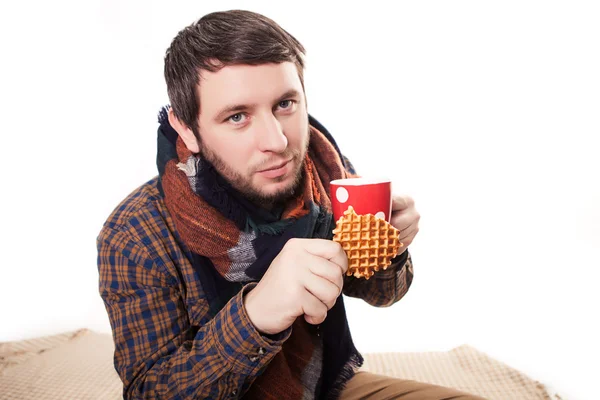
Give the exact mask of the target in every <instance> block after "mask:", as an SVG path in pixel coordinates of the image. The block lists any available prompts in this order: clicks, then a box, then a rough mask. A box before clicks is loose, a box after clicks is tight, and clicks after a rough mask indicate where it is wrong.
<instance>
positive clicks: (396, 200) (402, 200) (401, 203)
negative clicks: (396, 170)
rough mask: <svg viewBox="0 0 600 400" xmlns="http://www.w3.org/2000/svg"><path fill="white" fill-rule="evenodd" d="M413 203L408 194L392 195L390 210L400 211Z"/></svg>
mask: <svg viewBox="0 0 600 400" xmlns="http://www.w3.org/2000/svg"><path fill="white" fill-rule="evenodd" d="M412 204H414V201H413V199H412V198H410V197H409V196H394V197H393V198H392V211H402V210H405V209H407V208H408V207H410V206H411V205H412Z"/></svg>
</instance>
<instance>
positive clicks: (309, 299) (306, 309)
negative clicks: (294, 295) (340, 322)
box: [302, 292, 327, 325]
mask: <svg viewBox="0 0 600 400" xmlns="http://www.w3.org/2000/svg"><path fill="white" fill-rule="evenodd" d="M302 312H303V313H304V319H305V320H306V322H308V323H309V324H313V325H317V324H320V323H321V322H323V321H325V318H327V306H325V304H323V302H322V301H321V300H319V299H317V298H316V297H315V296H313V295H312V294H310V293H309V292H305V296H304V297H303V299H302Z"/></svg>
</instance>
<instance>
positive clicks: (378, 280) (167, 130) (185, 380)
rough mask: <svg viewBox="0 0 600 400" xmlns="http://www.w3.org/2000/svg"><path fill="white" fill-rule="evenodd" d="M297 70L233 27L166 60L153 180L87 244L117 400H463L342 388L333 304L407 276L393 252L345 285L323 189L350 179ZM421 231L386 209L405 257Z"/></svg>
mask: <svg viewBox="0 0 600 400" xmlns="http://www.w3.org/2000/svg"><path fill="white" fill-rule="evenodd" d="M303 56H304V49H303V47H302V45H301V44H300V43H299V42H298V41H297V40H296V39H294V38H293V37H292V36H291V35H289V34H288V33H287V32H286V31H284V30H283V29H282V28H280V27H279V26H278V25H277V24H276V23H275V22H273V21H272V20H270V19H268V18H265V17H264V16H261V15H258V14H255V13H251V12H245V11H230V12H220V13H213V14H209V15H206V16H205V17H203V18H202V19H200V20H199V21H198V22H196V23H194V24H193V25H191V26H189V27H187V28H185V29H184V30H182V31H181V32H179V34H178V35H177V37H176V38H175V39H174V40H173V42H172V44H171V46H170V48H169V49H168V51H167V54H166V57H165V78H166V81H167V89H168V94H169V99H170V101H171V107H167V108H165V109H163V110H162V111H161V113H160V116H159V123H160V127H159V129H158V155H157V164H158V170H159V177H158V178H155V179H152V180H150V181H149V182H147V183H146V184H144V185H142V186H141V187H140V188H138V189H137V190H136V191H134V192H133V193H132V194H131V195H130V196H128V197H127V198H126V199H125V200H124V201H123V202H122V203H121V204H120V205H119V206H118V207H117V208H116V209H115V211H114V212H113V213H112V215H111V216H110V217H109V219H108V221H107V222H106V223H105V225H104V227H103V229H102V231H101V232H100V235H99V237H98V252H99V255H98V266H99V272H100V294H101V296H102V298H103V300H104V302H105V305H106V308H107V311H108V314H109V317H110V322H111V326H112V330H113V338H114V342H115V346H116V349H115V358H114V362H115V368H116V370H117V372H118V373H119V375H120V377H121V379H122V381H123V384H124V397H125V398H126V399H130V398H131V399H138V398H151V399H159V398H160V399H163V398H164V399H188V398H189V399H191V398H211V399H216V398H226V397H232V398H238V397H242V396H244V397H245V398H256V399H304V398H338V397H340V396H341V398H344V399H351V398H374V399H375V398H396V397H399V396H400V395H401V393H403V392H407V393H408V394H407V396H408V397H406V398H436V399H437V398H445V397H444V396H461V394H460V393H458V392H456V391H453V390H450V389H445V388H439V387H434V386H429V385H424V384H419V383H416V382H410V381H408V382H407V381H399V380H394V379H390V378H386V377H381V376H377V375H372V374H367V373H364V372H360V373H358V374H355V371H356V369H357V368H358V367H359V366H360V365H361V363H362V357H361V356H360V354H359V353H358V351H357V350H356V349H355V347H354V345H353V343H352V338H351V335H350V331H349V328H348V323H347V320H346V315H345V310H344V302H343V297H342V296H341V294H342V293H344V294H346V295H347V296H354V297H360V298H363V299H364V300H365V301H367V302H368V303H370V304H372V305H374V306H389V305H391V304H393V303H395V302H396V301H398V300H399V299H400V298H401V297H402V296H404V294H405V293H406V291H407V290H408V287H409V286H410V284H411V281H412V276H413V272H412V263H411V259H410V256H409V253H408V251H407V250H406V248H403V249H402V250H403V251H402V254H400V255H398V256H397V257H396V258H395V259H394V260H393V263H392V265H391V266H390V267H389V268H388V270H386V271H382V272H379V273H377V274H376V275H375V276H373V277H372V278H371V279H370V280H364V279H357V278H354V277H352V276H350V277H349V276H345V272H346V270H347V268H348V265H347V258H346V255H345V253H344V251H343V250H342V249H341V247H340V246H339V245H338V244H337V243H335V242H333V241H332V240H330V239H331V236H332V233H331V231H332V228H333V225H334V221H333V218H332V215H331V214H332V213H331V202H330V199H329V197H328V186H329V182H330V181H331V180H333V179H339V178H345V177H350V176H354V171H353V168H352V166H351V164H350V163H349V162H348V160H346V159H345V158H344V157H343V156H342V155H341V153H340V152H339V149H338V147H337V146H336V144H335V142H334V140H333V138H332V137H331V135H330V134H329V132H328V131H327V130H326V129H325V128H324V127H323V126H322V125H321V124H320V123H318V122H317V121H316V120H315V119H314V118H312V116H309V115H308V112H307V103H306V98H305V93H304V83H303V68H304V61H303ZM418 221H419V214H418V213H417V211H416V210H415V207H414V204H413V201H412V200H411V199H410V198H408V197H395V198H394V202H393V216H392V224H393V225H394V226H395V227H396V228H397V229H399V230H400V239H401V241H402V242H403V243H404V244H405V245H406V246H408V245H409V244H410V243H411V242H412V240H413V238H414V237H415V235H416V234H417V231H418ZM371 393H373V396H372V397H369V396H371ZM428 393H429V394H428ZM431 393H433V394H431ZM382 395H383V396H384V397H381V396H382ZM385 396H387V397H385ZM390 396H391V397H390ZM410 396H413V397H410ZM415 396H416V397H415ZM427 396H429V397H427ZM432 396H433V397H432ZM456 398H458V397H456ZM465 398H466V397H465Z"/></svg>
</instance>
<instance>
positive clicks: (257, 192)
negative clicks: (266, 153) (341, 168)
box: [200, 135, 310, 208]
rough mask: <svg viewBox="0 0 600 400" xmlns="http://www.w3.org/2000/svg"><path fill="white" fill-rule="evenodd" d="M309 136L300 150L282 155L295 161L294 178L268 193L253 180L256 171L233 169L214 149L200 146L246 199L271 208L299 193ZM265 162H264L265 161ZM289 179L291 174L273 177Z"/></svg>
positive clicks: (201, 152) (275, 179) (223, 175)
mask: <svg viewBox="0 0 600 400" xmlns="http://www.w3.org/2000/svg"><path fill="white" fill-rule="evenodd" d="M309 137H310V135H309V136H308V137H307V140H306V143H304V145H303V146H302V148H301V149H300V150H291V151H288V150H286V151H285V152H284V153H283V154H282V156H283V158H286V159H287V158H290V157H293V158H292V161H291V162H294V163H295V168H294V170H293V171H292V176H293V178H292V179H291V180H290V182H289V184H287V185H286V186H283V187H281V188H279V189H277V190H276V191H274V192H271V193H268V192H264V191H263V190H261V188H260V187H256V186H255V185H254V184H253V182H252V177H253V175H254V173H255V171H253V170H249V171H247V173H246V174H241V173H239V172H238V171H235V170H233V169H232V168H231V167H230V166H229V165H227V163H226V162H225V161H224V160H223V159H222V158H221V157H220V156H219V155H218V154H217V153H215V152H214V151H212V150H211V149H209V148H208V147H206V145H203V146H201V147H200V154H201V156H202V157H203V158H204V159H205V160H207V161H208V162H210V163H211V164H212V165H213V166H214V167H215V169H216V170H217V172H219V174H221V176H222V177H223V178H225V179H226V180H227V182H229V184H230V185H231V186H232V187H233V188H234V189H236V190H237V191H238V192H239V193H240V194H242V195H243V196H244V197H245V198H246V199H248V200H249V201H251V202H252V203H254V204H256V205H258V206H262V207H265V208H271V207H273V205H275V204H278V203H284V202H286V201H287V200H289V199H290V198H292V197H294V196H295V195H297V192H298V190H299V188H300V187H301V186H302V185H301V184H302V179H303V170H304V168H303V166H304V163H305V160H304V158H305V156H306V152H307V151H308V145H309V140H308V138H309ZM263 164H264V163H263ZM286 179H289V176H280V177H277V178H273V179H272V181H273V182H282V181H284V180H286Z"/></svg>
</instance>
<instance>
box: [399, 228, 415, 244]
mask: <svg viewBox="0 0 600 400" xmlns="http://www.w3.org/2000/svg"><path fill="white" fill-rule="evenodd" d="M418 232H419V227H418V226H416V225H415V226H414V227H412V228H410V229H406V230H404V231H402V232H400V234H399V235H398V239H399V240H400V242H401V243H402V244H403V245H404V247H408V245H409V244H411V243H412V241H413V239H414V238H415V236H416V235H417V233H418Z"/></svg>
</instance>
